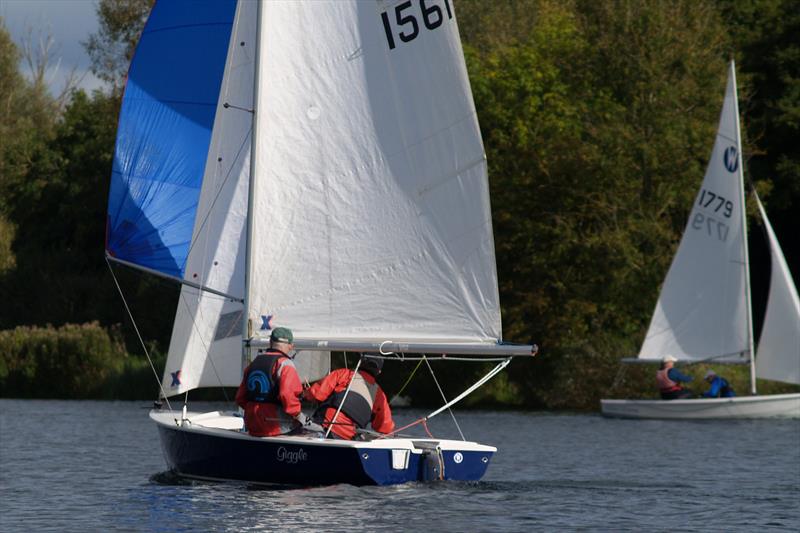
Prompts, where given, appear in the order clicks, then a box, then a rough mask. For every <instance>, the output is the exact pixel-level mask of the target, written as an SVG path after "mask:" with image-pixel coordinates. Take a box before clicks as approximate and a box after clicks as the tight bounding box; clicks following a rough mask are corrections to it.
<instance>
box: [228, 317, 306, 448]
mask: <svg viewBox="0 0 800 533" xmlns="http://www.w3.org/2000/svg"><path fill="white" fill-rule="evenodd" d="M293 341H294V336H293V335H292V331H291V330H290V329H288V328H275V329H274V330H273V331H272V334H271V335H270V347H269V349H268V350H266V351H265V352H264V353H261V354H259V355H258V356H257V357H256V358H255V359H254V360H253V362H252V363H250V365H248V367H247V368H246V369H245V371H244V377H243V378H242V383H241V384H240V385H239V390H237V391H236V403H237V404H238V405H239V406H240V407H242V408H243V409H244V423H245V427H247V430H248V432H249V433H250V434H251V435H253V436H256V437H272V436H275V435H282V434H284V433H288V432H290V431H292V430H293V429H295V428H298V427H300V426H303V425H305V423H306V422H307V421H308V417H307V416H305V415H304V414H303V412H302V411H301V405H300V396H301V395H302V393H303V385H302V384H301V383H300V377H299V376H298V375H297V370H296V369H295V366H294V361H292V357H290V356H289V354H290V353H292V348H293V344H292V343H293Z"/></svg>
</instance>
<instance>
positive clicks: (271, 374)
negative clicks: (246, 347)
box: [245, 350, 293, 405]
mask: <svg viewBox="0 0 800 533" xmlns="http://www.w3.org/2000/svg"><path fill="white" fill-rule="evenodd" d="M281 358H286V354H284V353H283V352H280V351H278V350H267V351H266V352H264V353H262V354H259V355H258V356H257V357H256V358H255V359H254V360H253V362H252V363H250V367H249V368H248V369H247V376H246V377H245V382H246V383H247V400H248V401H251V402H261V403H275V404H278V405H280V400H279V399H278V390H279V383H280V382H279V380H278V377H279V376H280V369H281V368H282V367H283V365H284V364H287V363H288V364H292V365H293V363H292V361H291V360H290V359H288V358H287V359H286V361H284V362H283V363H282V364H281V365H280V366H278V368H274V367H275V364H276V363H277V362H278V360H279V359H281ZM273 368H274V371H273Z"/></svg>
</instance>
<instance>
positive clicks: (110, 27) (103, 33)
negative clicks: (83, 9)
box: [84, 0, 154, 93]
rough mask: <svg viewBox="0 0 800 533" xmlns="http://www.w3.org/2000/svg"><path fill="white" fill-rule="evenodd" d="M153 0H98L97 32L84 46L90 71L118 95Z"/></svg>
mask: <svg viewBox="0 0 800 533" xmlns="http://www.w3.org/2000/svg"><path fill="white" fill-rule="evenodd" d="M153 2H154V0H100V1H99V2H98V3H97V18H98V20H99V22H100V29H99V30H98V31H97V33H95V34H93V35H91V36H90V37H89V39H88V40H87V41H86V42H85V43H84V46H85V48H86V52H87V53H88V54H89V57H90V58H91V59H92V72H94V74H95V76H97V77H98V78H100V79H101V80H105V81H107V82H108V83H109V84H111V86H112V88H113V92H115V93H119V92H120V91H121V90H122V89H123V87H124V83H125V76H126V75H127V72H128V65H130V62H131V59H132V58H133V52H134V50H135V49H136V43H138V42H139V35H140V34H141V32H142V29H143V28H144V24H145V22H146V21H147V16H148V15H149V13H150V9H151V8H152V6H153Z"/></svg>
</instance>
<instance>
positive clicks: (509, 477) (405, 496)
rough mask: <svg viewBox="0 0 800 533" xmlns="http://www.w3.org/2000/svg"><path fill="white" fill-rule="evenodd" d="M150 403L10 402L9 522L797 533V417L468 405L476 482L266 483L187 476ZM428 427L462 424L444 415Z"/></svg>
mask: <svg viewBox="0 0 800 533" xmlns="http://www.w3.org/2000/svg"><path fill="white" fill-rule="evenodd" d="M199 407H200V406H199V405H195V406H193V409H198V410H199ZM204 407H207V408H208V409H209V410H211V409H214V408H220V407H221V406H219V405H206V406H204ZM148 409H149V405H148V404H147V403H145V402H79V401H37V400H0V493H1V494H2V497H0V530H1V531H4V532H11V531H26V532H27V531H243V530H264V531H283V530H301V529H302V530H311V531H353V530H369V531H420V530H426V531H429V532H435V531H561V530H584V531H586V530H589V531H666V530H674V529H678V530H691V531H798V530H800V421H798V420H751V421H738V422H721V421H720V422H716V421H715V422H657V421H628V420H607V419H603V418H601V417H600V416H598V415H569V414H550V413H548V414H544V413H524V412H499V413H498V412H461V413H460V414H459V413H457V415H458V421H459V423H460V425H461V428H462V430H463V431H464V433H465V435H466V437H467V438H468V439H471V440H477V441H479V442H484V443H487V444H492V445H495V446H497V447H498V448H499V451H498V453H497V455H496V456H495V458H494V459H493V461H492V463H491V465H490V467H489V471H488V473H487V475H486V476H485V477H484V480H483V481H481V482H479V483H447V482H445V483H430V484H407V485H401V486H392V487H352V486H347V485H339V486H334V487H322V488H307V489H294V490H270V489H264V488H258V489H256V488H253V487H248V486H247V485H244V484H231V483H200V482H194V483H186V484H180V483H177V482H176V480H174V479H173V478H171V476H169V475H166V474H165V473H164V470H165V468H166V467H165V463H164V460H163V458H162V456H161V450H160V445H159V442H158V435H157V432H156V428H155V425H154V424H153V423H151V422H150V420H149V419H148V417H147V412H148ZM423 414H426V413H424V412H422V411H414V410H398V411H396V413H395V418H396V420H397V422H398V424H403V423H404V422H410V421H412V420H415V419H416V418H417V417H419V416H420V415H423ZM429 426H430V428H431V430H432V431H433V433H434V435H436V436H438V437H444V436H454V435H456V434H455V433H454V427H453V425H452V422H451V421H450V420H449V417H448V416H447V415H446V414H443V415H440V416H439V417H437V418H435V419H434V420H432V421H431V422H430V423H429Z"/></svg>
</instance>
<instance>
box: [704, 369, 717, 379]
mask: <svg viewBox="0 0 800 533" xmlns="http://www.w3.org/2000/svg"><path fill="white" fill-rule="evenodd" d="M716 375H717V373H716V372H714V371H713V370H709V371H708V372H706V375H705V377H704V378H703V379H708V378H712V377H714V376H716Z"/></svg>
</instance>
